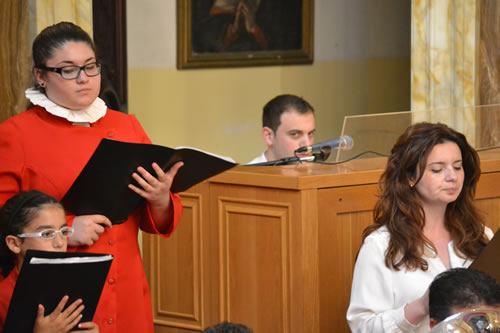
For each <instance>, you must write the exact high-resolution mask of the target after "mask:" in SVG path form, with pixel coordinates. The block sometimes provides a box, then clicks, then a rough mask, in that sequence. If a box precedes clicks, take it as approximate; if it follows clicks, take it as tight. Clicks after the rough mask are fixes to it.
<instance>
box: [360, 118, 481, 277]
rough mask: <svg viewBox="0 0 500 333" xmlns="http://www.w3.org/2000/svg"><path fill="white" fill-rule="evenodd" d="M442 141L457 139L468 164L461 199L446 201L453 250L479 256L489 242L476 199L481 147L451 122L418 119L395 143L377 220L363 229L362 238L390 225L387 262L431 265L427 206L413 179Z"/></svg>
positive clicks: (376, 211) (396, 266) (411, 266)
mask: <svg viewBox="0 0 500 333" xmlns="http://www.w3.org/2000/svg"><path fill="white" fill-rule="evenodd" d="M444 142H454V143H456V144H457V145H458V147H459V148H460V152H461V153H462V166H463V169H464V183H463V188H462V191H461V193H460V195H459V196H458V198H457V200H455V201H454V202H451V203H449V204H448V206H447V207H446V213H445V225H446V228H447V229H448V230H449V232H450V233H451V238H452V239H453V245H454V247H455V250H456V252H457V254H458V255H460V256H464V257H466V258H475V257H477V255H478V254H479V252H480V251H481V249H482V248H483V247H484V246H485V245H486V243H487V242H488V240H487V238H486V236H485V234H484V227H485V224H484V221H483V218H482V216H481V215H480V214H479V212H478V209H477V208H476V206H475V204H474V195H475V192H476V185H477V182H478V180H479V176H480V174H481V170H480V165H479V156H478V155H477V152H476V151H475V150H474V148H472V147H471V146H470V145H469V144H468V143H467V139H466V138H465V136H464V135H463V134H461V133H459V132H457V131H455V130H453V129H451V128H449V127H448V126H447V125H444V124H439V123H438V124H432V123H426V122H422V123H417V124H415V125H412V126H410V127H408V128H407V129H406V131H405V132H404V133H403V134H402V135H401V136H400V137H399V139H398V141H397V142H396V144H395V145H394V147H393V148H392V151H391V154H390V156H389V159H388V161H387V167H386V169H385V171H384V173H383V174H382V176H381V178H380V183H379V186H380V192H381V194H380V195H379V200H378V202H377V203H376V205H375V209H374V211H373V217H374V224H372V225H370V226H368V227H367V228H366V229H365V230H364V231H363V240H364V239H365V238H366V237H367V236H368V235H369V234H371V233H372V232H373V231H375V230H377V229H378V228H380V227H382V226H386V227H387V229H388V231H389V234H390V241H389V246H388V249H387V252H386V256H385V264H386V266H387V267H388V268H391V267H392V268H394V269H395V270H399V269H401V268H403V267H405V268H407V269H410V270H414V269H422V270H424V271H425V270H427V268H428V265H427V261H426V260H425V259H423V257H422V256H423V252H424V247H425V244H428V245H430V246H432V244H431V242H430V241H429V240H428V239H427V238H426V237H425V236H424V233H423V228H424V224H425V216H424V210H423V207H422V205H421V203H420V198H419V196H418V193H417V191H416V189H415V188H414V187H411V186H410V183H412V182H413V183H415V184H416V183H418V182H419V181H420V179H421V178H422V176H423V173H424V170H425V166H426V163H427V158H428V156H429V154H430V152H431V150H432V149H433V148H434V146H435V145H437V144H441V143H444ZM434 250H436V249H435V248H434Z"/></svg>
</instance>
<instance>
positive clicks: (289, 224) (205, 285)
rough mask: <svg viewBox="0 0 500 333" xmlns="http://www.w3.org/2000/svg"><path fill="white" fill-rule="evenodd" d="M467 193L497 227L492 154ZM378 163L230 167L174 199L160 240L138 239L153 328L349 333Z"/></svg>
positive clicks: (497, 181) (499, 174) (499, 191)
mask: <svg viewBox="0 0 500 333" xmlns="http://www.w3.org/2000/svg"><path fill="white" fill-rule="evenodd" d="M480 156H481V168H482V175H481V179H480V183H479V187H478V191H477V193H476V198H477V199H478V203H479V207H480V208H481V209H482V211H483V212H484V213H485V215H486V217H487V221H488V223H487V224H488V225H489V226H490V227H491V228H492V229H493V230H494V231H495V230H497V229H498V227H499V226H500V186H499V185H500V152H487V153H482V154H480ZM385 162H386V159H384V158H373V159H363V160H356V161H351V162H348V163H345V164H342V165H337V166H331V165H323V164H303V165H298V166H295V165H294V166H279V167H248V166H239V167H236V168H234V169H232V170H229V171H227V172H225V173H223V174H220V175H218V176H215V177H213V178H211V179H209V180H208V181H205V182H203V183H201V184H199V185H197V186H195V187H193V188H192V189H190V190H189V191H187V192H184V193H182V194H181V197H182V202H183V206H184V212H183V216H182V221H181V223H180V225H179V228H178V230H177V231H176V232H175V233H174V235H173V236H172V237H171V238H170V239H162V238H160V237H157V236H152V235H148V234H143V255H144V265H145V268H146V274H147V275H148V279H149V282H150V287H151V295H152V302H153V315H154V319H155V331H156V332H161V333H164V332H169V333H173V332H176V333H181V332H200V331H202V330H203V329H204V328H206V327H207V326H210V325H213V324H216V323H219V322H222V321H232V322H237V323H243V324H245V325H247V326H249V327H250V328H252V329H253V330H254V332H255V333H277V332H283V333H289V332H290V333H306V332H307V333H309V332H322V333H327V332H328V333H330V332H349V328H348V326H347V323H346V319H345V314H346V311H347V307H348V304H349V297H350V288H351V279H352V272H353V268H354V262H355V258H356V254H357V252H358V249H359V247H360V245H361V232H362V231H363V229H364V228H365V227H366V226H367V225H369V224H370V223H372V208H373V206H374V204H375V201H376V199H377V198H376V194H377V191H378V185H377V184H378V180H379V177H380V174H381V173H382V171H383V169H384V167H385Z"/></svg>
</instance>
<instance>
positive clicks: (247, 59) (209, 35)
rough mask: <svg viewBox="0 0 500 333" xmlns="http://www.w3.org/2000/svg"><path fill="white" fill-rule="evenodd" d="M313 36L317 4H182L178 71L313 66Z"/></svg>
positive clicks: (255, 0) (218, 0) (189, 0)
mask: <svg viewBox="0 0 500 333" xmlns="http://www.w3.org/2000/svg"><path fill="white" fill-rule="evenodd" d="M231 6H232V7H231ZM313 32H314V0H287V1H275V0H214V1H207V0H195V1H193V0H177V68H178V69H194V68H215V67H246V66H272V65H289V64H311V63H312V62H313V50H314V43H313V39H314V38H313V37H314V36H313Z"/></svg>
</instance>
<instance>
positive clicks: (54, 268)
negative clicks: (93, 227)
mask: <svg viewBox="0 0 500 333" xmlns="http://www.w3.org/2000/svg"><path fill="white" fill-rule="evenodd" d="M112 261H113V256H112V255H109V254H96V253H77V252H48V251H36V250H28V251H27V252H26V256H25V257H24V261H23V265H22V267H21V271H20V272H19V278H18V279H17V282H16V286H15V288H14V292H13V294H12V299H11V301H10V305H9V310H8V312H7V317H6V320H5V325H4V327H3V331H4V333H14V332H15V333H24V332H26V333H28V332H29V333H32V332H33V325H34V323H35V319H36V314H37V311H38V304H42V305H43V306H44V308H45V315H48V314H50V313H51V312H52V311H53V310H54V309H55V308H56V306H57V305H58V304H59V302H60V301H61V299H62V298H63V296H65V295H67V296H69V300H68V302H67V303H66V306H68V305H69V304H71V303H73V302H74V301H75V300H77V299H79V298H81V299H82V300H83V304H84V306H85V308H84V310H83V312H82V315H83V317H82V319H81V321H80V322H87V321H92V318H93V317H94V314H95V310H96V308H97V304H98V303H99V298H100V296H101V292H102V288H103V287H104V283H105V281H106V277H107V275H108V272H109V268H110V267H111V262H112Z"/></svg>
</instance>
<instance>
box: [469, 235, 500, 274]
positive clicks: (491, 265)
mask: <svg viewBox="0 0 500 333" xmlns="http://www.w3.org/2000/svg"><path fill="white" fill-rule="evenodd" d="M469 268H471V269H475V270H476V271H481V272H485V273H488V274H489V275H491V276H493V277H494V278H495V279H496V280H497V281H498V283H500V229H498V230H497V232H496V233H495V235H494V236H493V238H492V239H491V240H490V242H489V243H488V244H487V245H486V246H485V247H484V248H483V249H482V251H481V253H479V256H478V257H477V258H476V259H475V260H474V261H473V262H472V264H471V265H470V266H469Z"/></svg>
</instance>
